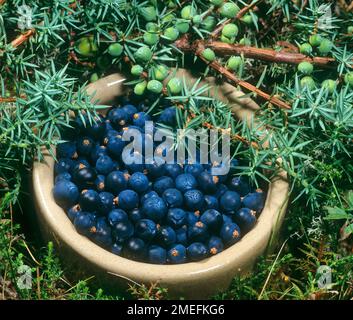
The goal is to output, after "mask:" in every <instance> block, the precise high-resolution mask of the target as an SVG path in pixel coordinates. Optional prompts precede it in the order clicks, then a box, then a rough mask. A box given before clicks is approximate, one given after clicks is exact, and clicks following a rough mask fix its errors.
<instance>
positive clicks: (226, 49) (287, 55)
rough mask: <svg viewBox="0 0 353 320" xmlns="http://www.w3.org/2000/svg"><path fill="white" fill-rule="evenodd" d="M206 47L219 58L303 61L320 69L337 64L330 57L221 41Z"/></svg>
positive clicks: (207, 44) (213, 42)
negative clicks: (239, 56) (234, 56)
mask: <svg viewBox="0 0 353 320" xmlns="http://www.w3.org/2000/svg"><path fill="white" fill-rule="evenodd" d="M205 45H206V46H207V47H208V48H210V49H212V50H213V51H214V52H215V53H216V54H217V55H218V56H227V55H244V57H246V58H252V59H259V60H263V61H269V62H277V63H289V64H299V63H301V62H303V61H307V62H310V63H312V64H315V65H318V66H320V67H326V68H327V67H332V66H333V64H334V63H335V62H336V60H335V59H334V58H330V57H309V56H306V55H304V54H301V53H291V52H286V51H284V50H282V51H275V50H273V49H267V48H257V47H250V46H244V45H240V44H228V43H224V42H220V41H210V42H208V43H205Z"/></svg>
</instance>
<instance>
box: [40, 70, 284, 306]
mask: <svg viewBox="0 0 353 320" xmlns="http://www.w3.org/2000/svg"><path fill="white" fill-rule="evenodd" d="M179 72H181V73H183V75H184V76H186V77H187V78H188V81H191V82H192V81H194V78H193V77H192V76H191V75H190V74H188V73H187V72H185V71H179ZM122 79H123V77H122V76H121V75H119V74H113V75H110V76H108V77H105V78H102V79H100V80H98V81H97V82H95V83H93V84H91V85H90V86H89V87H88V92H89V93H93V92H95V96H94V99H98V100H99V101H100V104H104V105H109V104H110V103H112V101H113V100H114V99H115V98H116V97H118V96H120V95H122V94H124V85H123V83H122ZM205 81H207V82H208V83H209V84H210V85H211V91H212V92H211V94H212V95H217V96H218V98H220V99H222V100H223V101H225V102H227V103H228V104H229V106H230V108H232V110H233V111H234V115H235V116H237V117H238V118H241V119H244V121H249V120H250V118H251V116H252V115H253V114H254V112H255V111H256V110H257V109H258V106H257V105H256V103H254V101H252V100H251V99H250V98H247V97H243V95H244V94H243V93H241V92H239V91H237V89H236V88H235V87H233V86H231V85H230V84H228V83H225V84H222V85H220V86H218V84H217V83H216V81H215V79H214V78H207V80H205ZM53 167H54V160H53V159H52V158H51V157H50V156H49V155H48V156H46V157H45V161H43V162H36V163H35V164H34V168H33V191H34V201H35V205H36V213H37V217H38V222H39V226H40V230H41V233H42V235H43V237H44V239H45V240H51V241H53V242H54V244H55V245H56V247H57V251H58V253H59V254H60V255H61V257H62V261H63V262H64V264H65V266H66V267H67V268H68V269H70V270H71V273H73V274H75V275H76V276H77V274H78V275H79V276H80V277H83V275H94V276H95V279H96V281H97V282H98V285H99V286H103V287H104V288H110V289H112V288H113V289H119V288H120V289H125V288H126V286H127V285H128V284H133V283H137V284H146V285H147V286H149V285H151V284H155V283H159V285H161V286H163V287H166V288H167V289H168V292H169V295H170V296H171V297H184V298H193V299H204V298H207V297H210V296H211V295H213V294H215V293H217V292H218V291H220V290H224V289H226V288H227V287H228V286H229V284H230V282H231V280H232V278H233V277H234V276H235V275H237V274H240V273H244V272H247V271H249V270H251V268H252V267H253V265H254V262H255V261H256V259H257V258H258V257H259V256H260V255H261V254H263V253H264V252H265V250H266V249H267V248H268V247H269V246H270V245H271V242H273V239H275V238H276V233H277V231H278V229H279V228H280V226H281V224H282V221H283V217H284V213H285V211H286V206H287V200H288V193H289V189H288V182H287V181H286V176H285V174H284V173H280V174H279V175H278V176H276V177H274V178H273V179H272V181H271V183H270V184H269V186H268V192H267V198H266V203H265V207H264V209H263V211H262V213H261V215H260V217H259V219H258V221H257V223H256V225H255V227H254V228H253V229H252V230H251V231H250V232H249V233H247V234H246V235H245V236H244V237H243V238H242V239H241V240H240V241H239V242H238V243H236V244H234V245H233V246H231V247H229V248H228V249H226V250H224V251H223V252H221V253H219V254H217V255H215V256H212V257H210V258H207V259H205V260H202V261H200V262H190V263H185V264H180V265H154V264H148V263H142V262H136V261H133V260H129V259H126V258H123V257H119V256H116V255H114V254H112V253H110V252H109V251H107V250H105V249H103V248H101V247H99V246H98V245H96V244H94V243H93V242H92V241H91V240H89V239H88V238H86V237H84V236H81V235H80V234H78V233H77V232H76V230H75V228H74V226H73V224H72V223H71V221H70V220H69V218H68V217H67V216H66V214H65V212H64V211H63V209H61V208H60V207H59V206H58V205H57V204H56V203H55V201H54V199H53V195H52V188H53V181H54V170H53Z"/></svg>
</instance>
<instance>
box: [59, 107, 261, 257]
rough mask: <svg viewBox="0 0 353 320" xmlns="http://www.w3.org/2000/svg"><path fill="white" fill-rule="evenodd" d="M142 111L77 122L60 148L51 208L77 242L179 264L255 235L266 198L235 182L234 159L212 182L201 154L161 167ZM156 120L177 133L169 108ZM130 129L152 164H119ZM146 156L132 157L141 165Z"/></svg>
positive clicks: (242, 181)
mask: <svg viewBox="0 0 353 320" xmlns="http://www.w3.org/2000/svg"><path fill="white" fill-rule="evenodd" d="M142 107H143V108H145V109H143V110H147V109H148V108H147V107H146V106H145V105H139V106H135V105H134V104H132V103H125V104H124V105H123V106H119V105H117V106H115V107H114V108H113V109H111V110H110V111H109V112H108V117H104V116H99V117H98V120H99V121H98V122H96V123H92V125H87V124H86V126H85V125H84V124H83V123H82V121H81V120H76V121H74V123H77V125H78V127H79V131H78V132H79V133H76V134H73V135H72V139H75V141H68V142H65V143H63V144H60V145H59V146H58V148H57V154H58V161H57V162H56V164H55V166H54V173H55V184H54V188H53V196H54V199H55V201H56V202H57V204H58V205H60V206H61V207H62V208H64V209H65V211H66V213H67V215H68V217H69V218H70V220H71V221H72V222H73V224H74V226H75V228H76V229H77V231H78V232H79V233H80V234H82V235H83V236H86V237H88V238H90V239H91V240H92V241H94V242H95V243H96V244H98V245H100V246H101V247H103V248H105V249H107V250H109V251H111V252H112V253H114V254H116V255H121V256H124V257H127V258H129V259H134V260H138V261H145V262H149V263H154V264H166V263H169V264H179V263H185V262H188V261H199V260H202V259H204V258H206V257H209V256H212V255H215V254H217V253H219V252H222V251H223V250H224V249H225V248H227V247H229V246H230V245H232V244H234V243H236V242H237V241H239V240H240V238H241V235H242V234H245V233H247V232H249V231H250V230H251V229H252V228H253V227H254V225H255V224H256V216H257V215H259V214H260V213H261V210H262V208H263V206H264V199H265V194H264V192H262V190H259V189H257V190H255V189H253V188H252V187H251V184H250V182H249V181H248V180H247V178H246V177H243V176H239V175H234V172H237V170H238V169H235V171H234V169H232V168H237V166H238V165H239V161H238V160H235V159H233V160H232V163H233V164H234V166H233V167H232V168H231V171H230V173H229V174H227V175H219V176H218V175H213V174H212V168H214V167H217V166H218V164H215V163H210V162H209V163H207V164H200V154H199V153H197V155H196V158H195V159H193V158H191V157H189V159H188V163H187V164H185V165H182V164H179V163H164V160H163V158H162V156H164V154H163V153H161V152H160V151H161V150H160V149H159V145H158V144H157V143H155V142H153V139H152V136H151V135H150V133H149V134H148V135H147V134H145V130H146V129H145V121H146V120H151V119H153V118H152V117H151V116H150V115H149V114H147V113H146V112H145V111H142V109H141V108H142ZM157 119H159V120H160V123H161V124H163V125H175V123H176V122H175V121H176V108H175V107H173V106H170V105H169V106H168V105H167V107H166V109H164V111H162V112H161V113H159V114H158V115H157ZM132 129H136V130H138V131H139V132H141V134H142V136H141V138H139V140H138V141H139V142H142V143H145V142H146V143H149V144H150V145H151V146H152V147H153V150H154V152H155V157H154V158H153V159H152V161H150V162H151V163H147V161H146V163H144V162H142V163H132V164H131V163H130V164H127V163H125V162H124V161H123V159H122V152H123V150H124V147H125V146H126V145H127V143H128V142H127V141H124V140H123V139H122V136H123V134H124V132H129V130H132ZM154 130H155V129H154ZM145 151H146V148H143V150H142V152H143V153H142V154H140V153H138V151H135V150H134V151H133V154H134V155H138V156H141V159H142V160H144V152H145ZM149 160H150V159H148V161H149Z"/></svg>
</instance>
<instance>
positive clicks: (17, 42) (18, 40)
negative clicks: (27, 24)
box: [11, 29, 35, 48]
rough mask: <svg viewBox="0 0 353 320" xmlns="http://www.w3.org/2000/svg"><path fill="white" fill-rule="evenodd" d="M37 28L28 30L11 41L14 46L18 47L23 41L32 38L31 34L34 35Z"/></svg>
mask: <svg viewBox="0 0 353 320" xmlns="http://www.w3.org/2000/svg"><path fill="white" fill-rule="evenodd" d="M34 32H35V30H34V29H30V30H28V31H27V32H26V33H24V34H21V35H20V36H18V37H17V38H16V39H15V40H13V41H12V42H11V45H12V46H13V47H14V48H17V47H18V46H20V45H21V44H22V43H23V42H25V41H27V39H28V38H30V37H31V36H33V35H34Z"/></svg>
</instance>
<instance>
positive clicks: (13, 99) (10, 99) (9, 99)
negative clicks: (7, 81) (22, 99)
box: [0, 97, 16, 103]
mask: <svg viewBox="0 0 353 320" xmlns="http://www.w3.org/2000/svg"><path fill="white" fill-rule="evenodd" d="M2 102H16V98H3V97H0V103H2Z"/></svg>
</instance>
